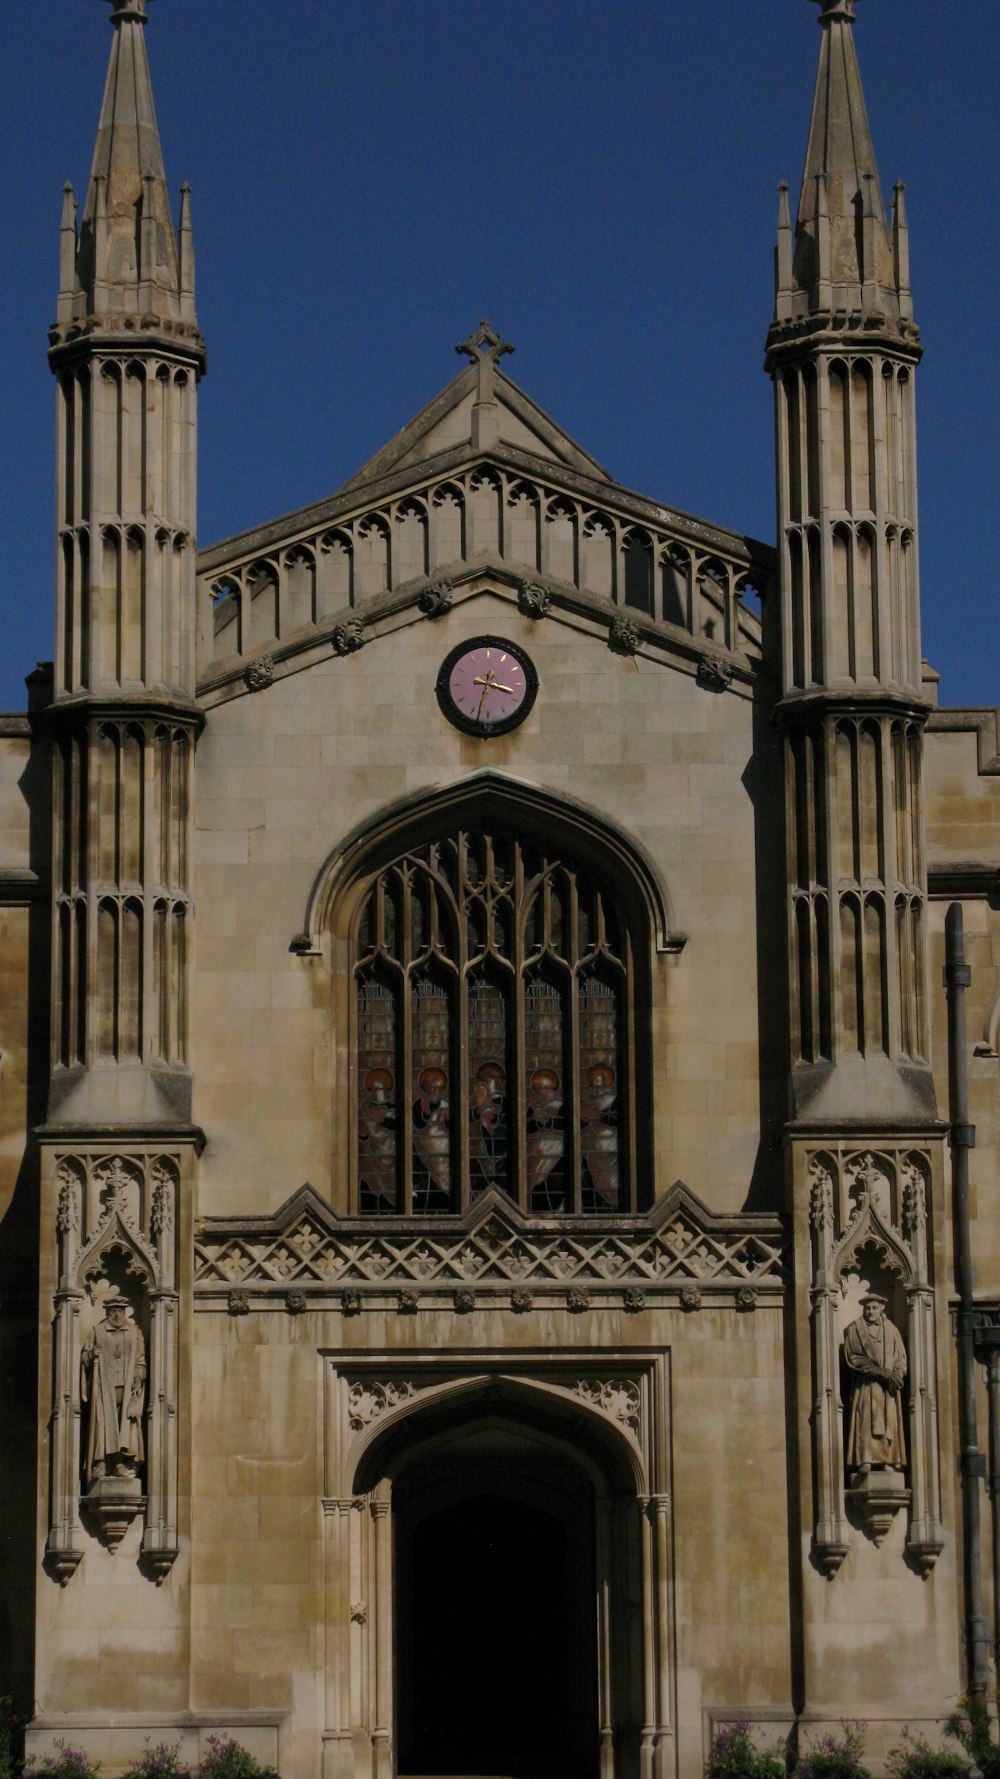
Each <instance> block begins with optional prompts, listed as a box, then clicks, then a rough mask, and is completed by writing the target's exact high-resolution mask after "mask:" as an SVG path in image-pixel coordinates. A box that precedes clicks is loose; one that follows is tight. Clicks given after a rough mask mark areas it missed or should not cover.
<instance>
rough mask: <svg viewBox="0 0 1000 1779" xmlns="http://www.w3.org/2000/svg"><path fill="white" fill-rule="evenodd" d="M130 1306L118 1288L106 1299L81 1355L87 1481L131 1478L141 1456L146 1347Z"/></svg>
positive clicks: (85, 1473)
mask: <svg viewBox="0 0 1000 1779" xmlns="http://www.w3.org/2000/svg"><path fill="white" fill-rule="evenodd" d="M128 1307H129V1303H128V1298H127V1297H122V1296H121V1295H119V1294H118V1293H117V1292H115V1293H112V1294H111V1296H109V1297H107V1298H106V1299H105V1303H104V1320H103V1322H99V1323H98V1325H97V1327H96V1328H92V1329H91V1331H90V1333H89V1335H88V1336H87V1339H86V1342H85V1344H84V1348H83V1353H82V1355H81V1380H80V1397H81V1400H82V1401H83V1402H84V1403H86V1404H87V1405H88V1407H89V1413H88V1417H87V1457H86V1465H85V1470H84V1475H85V1477H86V1481H87V1483H88V1485H89V1484H91V1483H93V1482H96V1481H97V1480H99V1479H100V1478H101V1477H107V1476H116V1477H134V1476H135V1473H136V1465H137V1464H141V1463H142V1460H143V1457H144V1456H145V1453H144V1449H143V1442H142V1397H143V1386H144V1384H145V1382H146V1348H145V1343H144V1341H143V1338H142V1333H141V1330H140V1329H138V1328H137V1327H136V1326H135V1323H134V1322H128V1321H127V1320H126V1314H127V1311H128Z"/></svg>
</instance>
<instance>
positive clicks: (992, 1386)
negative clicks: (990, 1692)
mask: <svg viewBox="0 0 1000 1779" xmlns="http://www.w3.org/2000/svg"><path fill="white" fill-rule="evenodd" d="M990 1333H991V1334H993V1335H996V1334H998V1333H1000V1329H996V1328H992V1329H990ZM986 1376H987V1383H988V1388H989V1402H990V1505H991V1507H992V1510H993V1512H992V1522H993V1662H994V1666H997V1665H1000V1348H998V1347H997V1345H996V1342H995V1341H993V1342H991V1343H990V1347H989V1350H988V1352H987V1355H986Z"/></svg>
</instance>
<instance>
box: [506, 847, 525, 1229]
mask: <svg viewBox="0 0 1000 1779" xmlns="http://www.w3.org/2000/svg"><path fill="white" fill-rule="evenodd" d="M526 912H527V911H526V909H525V905H524V855H523V853H522V852H521V848H520V846H519V845H517V843H516V842H515V845H514V980H513V984H512V987H511V1019H512V1027H511V1032H510V1035H509V1037H508V1065H509V1066H508V1071H507V1074H508V1094H507V1106H508V1112H507V1128H508V1130H509V1131H510V1133H511V1137H513V1141H512V1142H511V1141H510V1140H509V1139H508V1145H507V1152H508V1155H509V1157H510V1166H511V1168H512V1170H513V1177H512V1178H510V1179H509V1180H508V1189H509V1191H510V1194H511V1197H512V1198H513V1199H514V1201H515V1203H516V1204H518V1205H520V1207H521V1209H522V1211H526V1210H528V1209H529V1205H528V1119H527V1099H526V1095H527V1079H526V1077H527V1071H528V1064H527V1047H526V1044H525V997H524V952H525V946H524V929H525V919H526Z"/></svg>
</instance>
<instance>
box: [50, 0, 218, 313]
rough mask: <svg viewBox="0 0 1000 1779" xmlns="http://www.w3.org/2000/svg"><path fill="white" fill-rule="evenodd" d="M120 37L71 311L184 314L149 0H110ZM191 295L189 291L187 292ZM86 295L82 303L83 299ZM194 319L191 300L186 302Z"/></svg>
mask: <svg viewBox="0 0 1000 1779" xmlns="http://www.w3.org/2000/svg"><path fill="white" fill-rule="evenodd" d="M111 5H112V11H111V23H112V25H113V27H114V41H113V43H112V46H111V58H110V62H109V65H108V76H107V81H106V83H105V88H104V101H103V104H102V106H101V117H100V122H99V124H98V129H97V142H96V146H95V148H94V160H93V166H92V168H91V173H90V184H89V186H88V188H87V199H86V203H85V205H84V211H83V220H82V226H81V229H80V241H79V250H78V254H77V268H76V270H77V275H76V280H75V289H74V293H73V294H74V297H75V301H74V302H73V304H72V308H73V312H74V314H75V315H79V313H80V310H81V308H82V309H83V312H84V314H85V315H89V316H103V317H106V318H108V319H109V320H111V321H112V322H113V320H114V318H115V317H116V316H121V317H125V316H128V315H134V316H139V317H141V316H143V315H147V314H153V315H156V316H158V317H161V318H164V319H168V320H179V319H181V316H182V300H181V292H182V287H183V285H184V284H185V283H187V284H190V279H189V278H188V279H186V280H185V279H182V277H181V271H182V269H183V268H181V267H180V266H179V264H178V250H177V240H176V237H175V234H174V225H173V220H172V218H171V214H170V200H169V197H168V194H167V184H166V177H165V174H164V169H163V153H162V150H161V148H160V136H159V131H158V129H157V124H156V111H155V107H154V104H153V89H152V85H151V83H150V77H149V62H148V60H147V56H146V43H145V28H146V23H147V19H146V0H111ZM189 294H190V293H189ZM81 298H82V302H81ZM183 308H184V309H187V310H188V314H187V316H186V319H188V320H193V302H191V301H189V302H188V303H187V304H184V305H183Z"/></svg>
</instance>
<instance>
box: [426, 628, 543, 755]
mask: <svg viewBox="0 0 1000 1779" xmlns="http://www.w3.org/2000/svg"><path fill="white" fill-rule="evenodd" d="M537 691H538V675H537V673H536V672H535V669H534V667H533V666H532V664H531V662H530V660H529V659H528V656H527V655H526V654H525V652H524V650H523V649H519V648H518V647H517V646H516V644H514V643H512V642H507V641H506V640H505V639H504V637H502V636H474V637H473V638H472V639H471V641H469V642H460V643H459V645H458V647H457V648H454V649H452V651H451V653H450V655H446V656H445V659H444V660H443V661H442V663H441V671H440V673H439V674H438V676H437V696H438V703H439V704H440V706H441V709H442V710H443V712H444V714H445V716H446V717H447V718H448V721H449V722H450V723H454V725H455V727H456V729H464V730H465V733H466V734H467V735H483V736H488V735H506V733H507V731H508V730H510V729H516V728H517V725H518V723H523V722H524V719H525V717H526V716H527V714H528V712H529V710H530V709H531V707H532V705H533V704H534V702H535V694H536V693H537Z"/></svg>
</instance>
